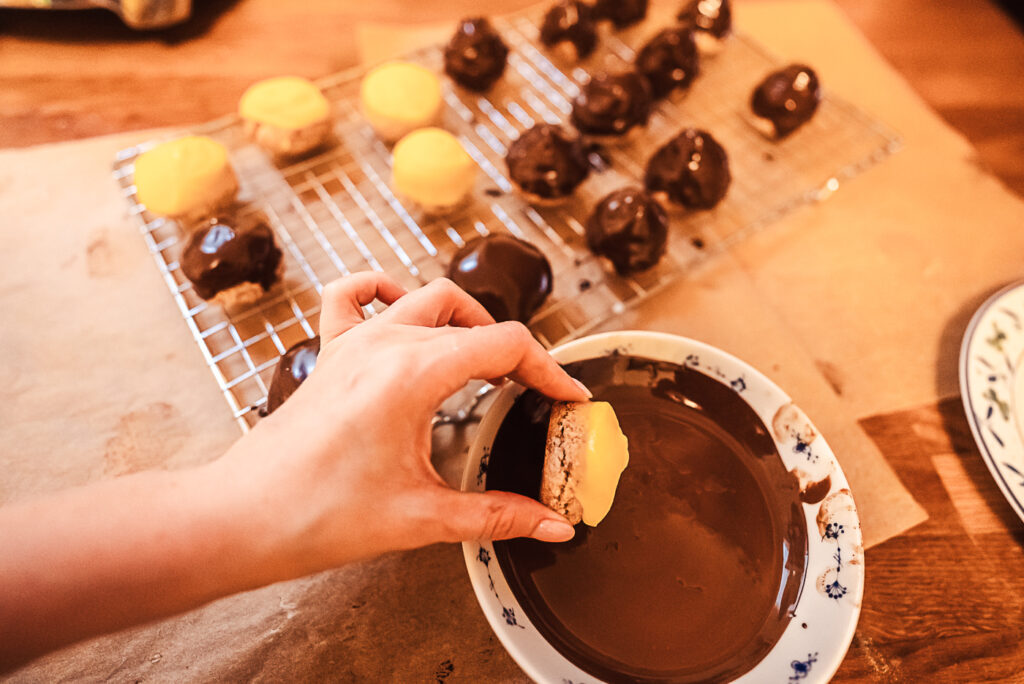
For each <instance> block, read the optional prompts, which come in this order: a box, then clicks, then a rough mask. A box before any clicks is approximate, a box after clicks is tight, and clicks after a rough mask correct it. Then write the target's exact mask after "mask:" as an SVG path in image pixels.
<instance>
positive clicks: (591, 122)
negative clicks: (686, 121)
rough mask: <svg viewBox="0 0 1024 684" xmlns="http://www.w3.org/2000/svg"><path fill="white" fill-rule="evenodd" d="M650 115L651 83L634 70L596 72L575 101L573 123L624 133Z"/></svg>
mask: <svg viewBox="0 0 1024 684" xmlns="http://www.w3.org/2000/svg"><path fill="white" fill-rule="evenodd" d="M650 115H651V86H650V84H649V83H648V82H647V79H646V78H644V77H643V76H641V75H640V74H638V73H636V72H635V71H626V72H623V73H619V74H610V75H609V74H599V75H597V76H594V77H593V78H591V79H590V81H589V82H588V83H587V84H586V85H585V86H583V88H582V89H581V90H580V94H579V95H578V96H577V97H576V100H575V101H574V102H573V104H572V123H573V125H574V126H576V128H578V129H579V130H580V132H582V133H587V134H590V135H622V134H623V133H625V132H626V131H628V130H629V129H631V128H632V127H633V126H637V125H643V124H646V123H647V119H648V118H649V117H650Z"/></svg>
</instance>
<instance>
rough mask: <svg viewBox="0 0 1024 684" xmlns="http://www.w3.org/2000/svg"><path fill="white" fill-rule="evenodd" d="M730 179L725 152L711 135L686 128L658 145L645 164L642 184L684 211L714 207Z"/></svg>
mask: <svg viewBox="0 0 1024 684" xmlns="http://www.w3.org/2000/svg"><path fill="white" fill-rule="evenodd" d="M731 180H732V176H731V175H730V174H729V159H728V156H727V155H726V154H725V150H724V149H723V148H722V146H721V145H719V144H718V141H717V140H715V139H714V138H712V137H711V134H710V133H708V132H706V131H702V130H698V129H696V128H688V129H686V130H685V131H683V132H682V133H680V134H679V135H677V136H676V137H675V138H673V139H672V140H670V141H668V142H667V143H666V144H665V145H664V146H662V147H661V148H660V149H659V150H658V151H657V152H655V153H654V156H653V157H651V160H650V161H649V162H648V163H647V173H646V175H645V177H644V183H645V184H646V185H647V189H648V190H650V191H651V192H664V193H666V194H667V195H668V197H669V199H671V200H672V201H673V202H676V203H678V204H681V205H683V206H684V207H686V208H688V209H711V208H712V207H714V206H715V205H716V204H718V203H719V202H720V201H721V200H722V198H723V197H725V193H726V191H727V190H728V189H729V182H730V181H731Z"/></svg>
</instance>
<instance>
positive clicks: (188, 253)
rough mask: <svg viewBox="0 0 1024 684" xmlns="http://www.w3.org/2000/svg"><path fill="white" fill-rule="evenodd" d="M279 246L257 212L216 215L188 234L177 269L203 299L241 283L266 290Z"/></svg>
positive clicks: (272, 278) (271, 280)
mask: <svg viewBox="0 0 1024 684" xmlns="http://www.w3.org/2000/svg"><path fill="white" fill-rule="evenodd" d="M280 264H281V250H280V249H278V248H277V245H275V244H274V233H273V231H272V230H270V227H269V226H268V225H267V224H266V222H265V220H264V219H263V217H262V216H260V215H259V214H249V215H247V216H244V217H242V218H240V219H232V218H226V217H218V218H215V219H211V220H210V222H209V223H208V225H206V227H204V228H200V229H199V230H197V231H196V232H194V233H193V234H192V236H191V237H190V238H189V241H188V244H187V245H185V251H184V252H183V253H182V255H181V270H182V272H183V273H184V274H185V277H187V278H188V279H189V280H190V281H192V285H193V286H194V287H195V289H196V293H197V294H198V295H199V296H200V297H202V298H203V299H211V298H213V297H214V296H216V295H217V293H218V292H222V291H224V290H228V289H230V288H232V287H235V286H236V285H241V284H243V283H256V284H258V285H259V286H260V287H262V288H263V289H264V290H269V289H270V288H271V287H272V286H273V285H274V283H275V282H277V277H278V266H279V265H280Z"/></svg>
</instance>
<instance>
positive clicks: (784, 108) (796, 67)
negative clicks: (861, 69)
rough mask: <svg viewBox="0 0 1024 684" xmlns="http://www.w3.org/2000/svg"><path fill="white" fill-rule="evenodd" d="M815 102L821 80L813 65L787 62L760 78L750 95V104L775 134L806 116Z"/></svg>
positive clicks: (799, 123) (785, 131)
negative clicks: (788, 63)
mask: <svg viewBox="0 0 1024 684" xmlns="http://www.w3.org/2000/svg"><path fill="white" fill-rule="evenodd" d="M819 102H821V84H820V83H819V82H818V75H817V74H816V73H814V69H812V68H810V67H809V66H806V65H803V64H790V65H789V66H788V67H786V68H785V69H779V70H778V71H774V72H772V73H771V74H768V77H767V78H765V79H764V80H763V81H761V83H760V84H759V85H758V86H757V88H755V89H754V94H753V95H752V96H751V98H750V108H751V109H752V110H753V111H754V114H755V115H756V116H758V117H761V118H762V119H765V120H767V122H768V123H769V124H770V126H771V128H772V129H773V131H772V132H773V134H774V135H775V137H778V138H784V137H786V136H787V135H789V134H790V133H792V132H793V131H795V130H796V129H798V128H799V127H800V126H802V125H804V124H805V123H807V121H809V120H810V118H811V117H812V116H813V115H814V112H815V111H817V109H818V103H819Z"/></svg>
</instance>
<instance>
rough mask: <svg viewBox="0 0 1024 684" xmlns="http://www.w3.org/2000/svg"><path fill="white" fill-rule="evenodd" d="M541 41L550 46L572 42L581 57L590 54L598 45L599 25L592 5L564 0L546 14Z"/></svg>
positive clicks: (575, 0) (574, 0) (542, 25)
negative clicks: (595, 21)
mask: <svg viewBox="0 0 1024 684" xmlns="http://www.w3.org/2000/svg"><path fill="white" fill-rule="evenodd" d="M540 42H542V43H544V44H545V45H547V46H548V47H554V46H555V45H558V44H559V43H571V44H572V45H573V47H575V48H576V55H577V56H578V57H579V58H580V59H584V58H585V57H588V56H590V54H591V53H592V52H593V51H594V48H595V47H597V25H596V24H595V23H594V11H593V10H592V9H591V7H590V5H587V4H586V3H583V2H577V0H562V2H560V3H558V4H557V5H555V6H554V7H552V8H551V9H549V10H548V13H547V14H545V15H544V23H543V24H541V27H540Z"/></svg>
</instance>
